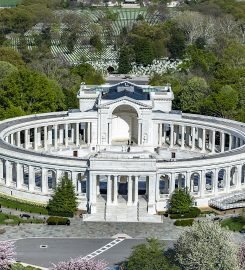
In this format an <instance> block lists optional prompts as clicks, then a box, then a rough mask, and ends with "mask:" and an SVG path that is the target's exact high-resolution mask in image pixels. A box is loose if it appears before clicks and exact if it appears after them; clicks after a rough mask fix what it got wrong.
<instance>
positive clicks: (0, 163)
mask: <svg viewBox="0 0 245 270" xmlns="http://www.w3.org/2000/svg"><path fill="white" fill-rule="evenodd" d="M2 179H3V160H2V159H0V181H1V180H2Z"/></svg>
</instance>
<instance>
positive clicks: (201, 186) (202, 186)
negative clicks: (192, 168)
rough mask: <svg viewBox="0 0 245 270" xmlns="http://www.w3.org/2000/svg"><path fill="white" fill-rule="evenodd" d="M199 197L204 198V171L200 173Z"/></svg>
mask: <svg viewBox="0 0 245 270" xmlns="http://www.w3.org/2000/svg"><path fill="white" fill-rule="evenodd" d="M199 186H200V197H201V198H203V197H204V196H205V191H206V171H205V170H202V171H201V173H200V184H199Z"/></svg>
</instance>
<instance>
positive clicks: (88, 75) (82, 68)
mask: <svg viewBox="0 0 245 270" xmlns="http://www.w3.org/2000/svg"><path fill="white" fill-rule="evenodd" d="M72 73H73V74H77V75H79V76H80V79H81V81H82V82H85V83H87V84H102V83H104V82H105V81H104V78H103V76H102V74H101V73H100V72H99V71H96V70H95V69H94V68H93V67H92V66H91V65H90V64H87V63H83V64H80V65H77V66H75V67H73V68H72Z"/></svg>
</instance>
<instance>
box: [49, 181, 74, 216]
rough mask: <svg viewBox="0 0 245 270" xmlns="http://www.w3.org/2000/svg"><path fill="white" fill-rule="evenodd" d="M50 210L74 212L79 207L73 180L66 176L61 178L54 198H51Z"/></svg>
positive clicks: (54, 211) (51, 211) (53, 211)
mask: <svg viewBox="0 0 245 270" xmlns="http://www.w3.org/2000/svg"><path fill="white" fill-rule="evenodd" d="M47 208H48V210H49V212H50V213H57V214H59V213H61V214H62V213H68V214H73V213H74V212H75V211H76V209H77V199H76V193H75V188H74V186H73V184H72V181H71V180H70V179H69V178H68V177H67V176H64V177H62V178H61V179H60V182H59V183H58V185H57V187H56V189H55V192H54V194H53V195H52V198H51V199H50V200H49V203H48V206H47Z"/></svg>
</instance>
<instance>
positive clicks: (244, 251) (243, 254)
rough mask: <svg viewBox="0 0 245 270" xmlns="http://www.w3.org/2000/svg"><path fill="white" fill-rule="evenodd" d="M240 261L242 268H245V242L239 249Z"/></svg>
mask: <svg viewBox="0 0 245 270" xmlns="http://www.w3.org/2000/svg"><path fill="white" fill-rule="evenodd" d="M238 262H239V266H240V269H241V270H243V269H245V242H243V243H242V244H241V245H240V247H239V250H238Z"/></svg>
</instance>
